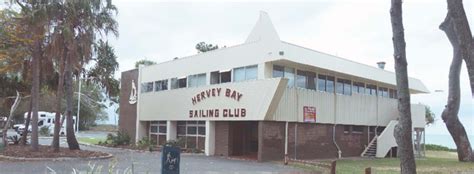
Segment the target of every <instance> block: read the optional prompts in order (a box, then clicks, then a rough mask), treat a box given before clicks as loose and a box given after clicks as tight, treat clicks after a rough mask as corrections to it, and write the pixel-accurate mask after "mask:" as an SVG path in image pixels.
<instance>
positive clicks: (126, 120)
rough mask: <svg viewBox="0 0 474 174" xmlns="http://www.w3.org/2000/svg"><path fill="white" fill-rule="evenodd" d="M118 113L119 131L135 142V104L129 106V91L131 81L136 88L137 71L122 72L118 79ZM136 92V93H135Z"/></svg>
mask: <svg viewBox="0 0 474 174" xmlns="http://www.w3.org/2000/svg"><path fill="white" fill-rule="evenodd" d="M120 79H121V80H120V83H121V89H120V113H119V121H118V124H119V130H121V131H124V132H126V133H127V134H128V135H129V136H130V137H131V138H132V141H135V132H136V122H137V104H133V105H132V104H130V103H129V102H128V100H129V98H130V91H131V89H132V80H134V81H135V85H136V87H137V88H138V85H139V84H138V83H137V82H138V70H137V69H134V70H130V71H125V72H122V77H121V78H120ZM137 90H138V89H137ZM137 92H138V91H137Z"/></svg>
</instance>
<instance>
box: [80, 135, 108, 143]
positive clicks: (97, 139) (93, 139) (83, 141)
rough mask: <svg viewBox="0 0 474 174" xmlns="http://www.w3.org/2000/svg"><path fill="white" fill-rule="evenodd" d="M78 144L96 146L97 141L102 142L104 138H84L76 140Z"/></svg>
mask: <svg viewBox="0 0 474 174" xmlns="http://www.w3.org/2000/svg"><path fill="white" fill-rule="evenodd" d="M77 141H79V142H80V143H86V144H98V143H99V141H102V142H104V141H105V138H86V137H80V138H78V139H77Z"/></svg>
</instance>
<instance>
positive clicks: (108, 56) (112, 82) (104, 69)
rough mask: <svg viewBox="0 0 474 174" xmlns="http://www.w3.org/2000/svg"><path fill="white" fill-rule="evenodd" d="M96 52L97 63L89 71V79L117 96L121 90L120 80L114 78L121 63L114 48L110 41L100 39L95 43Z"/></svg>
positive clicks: (111, 94) (108, 93) (110, 94)
mask: <svg viewBox="0 0 474 174" xmlns="http://www.w3.org/2000/svg"><path fill="white" fill-rule="evenodd" d="M95 52H96V54H97V57H96V59H95V60H96V62H97V63H96V64H95V66H94V67H93V68H92V69H91V70H90V71H89V72H88V73H87V74H88V75H87V76H88V77H89V78H88V79H91V81H92V82H95V83H97V84H100V86H101V87H102V88H103V89H105V91H106V92H107V95H108V96H110V97H116V96H118V94H119V92H120V90H119V81H118V80H117V79H115V78H114V74H115V72H116V71H117V70H118V67H119V63H118V62H117V56H116V55H115V53H114V49H113V48H112V47H111V46H110V45H109V43H108V42H104V41H102V40H99V43H98V44H96V45H95Z"/></svg>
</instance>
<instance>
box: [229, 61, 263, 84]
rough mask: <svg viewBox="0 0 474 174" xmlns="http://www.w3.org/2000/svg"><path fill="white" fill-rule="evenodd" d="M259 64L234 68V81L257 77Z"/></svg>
mask: <svg viewBox="0 0 474 174" xmlns="http://www.w3.org/2000/svg"><path fill="white" fill-rule="evenodd" d="M257 69H258V68H257V65H252V66H246V67H239V68H234V82H240V81H245V80H255V79H257V73H258V72H257Z"/></svg>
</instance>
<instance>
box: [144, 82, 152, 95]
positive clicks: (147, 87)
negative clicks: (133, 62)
mask: <svg viewBox="0 0 474 174" xmlns="http://www.w3.org/2000/svg"><path fill="white" fill-rule="evenodd" d="M152 91H153V82H147V83H142V93H145V92H152Z"/></svg>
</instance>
